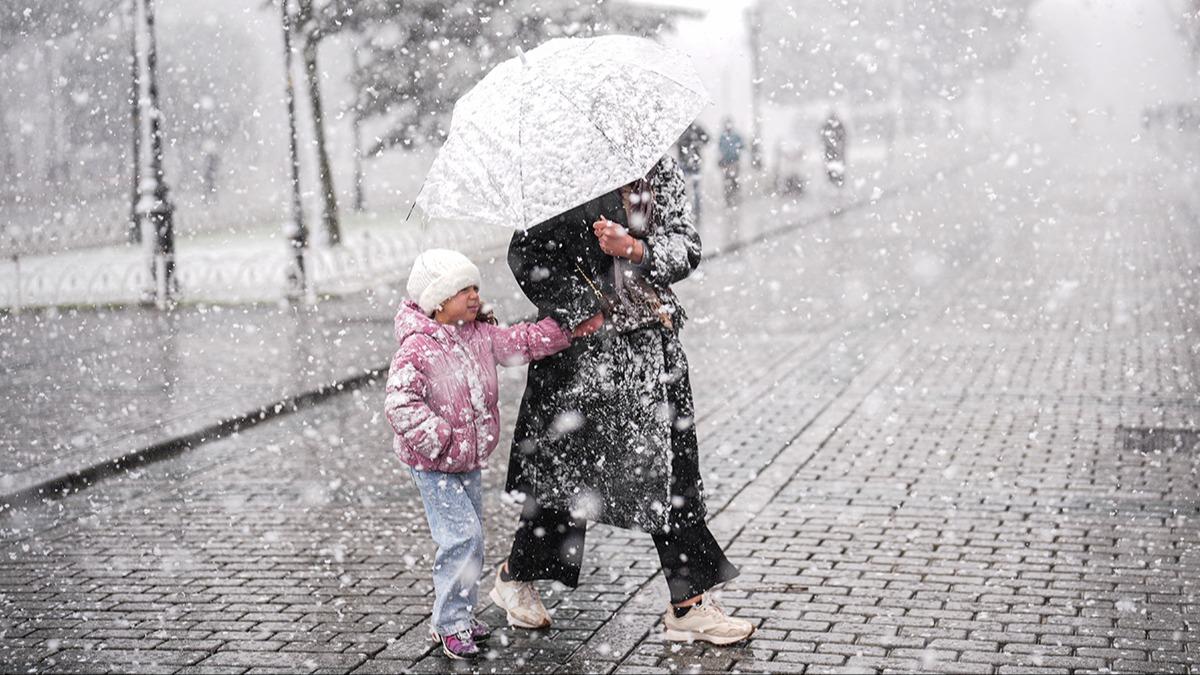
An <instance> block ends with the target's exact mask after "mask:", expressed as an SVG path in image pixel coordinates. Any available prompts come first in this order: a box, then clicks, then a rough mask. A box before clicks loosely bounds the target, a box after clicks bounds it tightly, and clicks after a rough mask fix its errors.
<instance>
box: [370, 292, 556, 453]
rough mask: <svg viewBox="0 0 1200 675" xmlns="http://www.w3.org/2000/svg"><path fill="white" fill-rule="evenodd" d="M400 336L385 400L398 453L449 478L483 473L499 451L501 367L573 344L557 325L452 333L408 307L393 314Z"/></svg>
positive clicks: (485, 326) (470, 326) (468, 328)
mask: <svg viewBox="0 0 1200 675" xmlns="http://www.w3.org/2000/svg"><path fill="white" fill-rule="evenodd" d="M395 334H396V344H397V345H398V349H397V350H396V354H395V356H393V357H392V364H391V368H390V369H389V371H388V379H387V390H386V397H385V399H384V412H385V414H386V415H387V419H388V423H390V424H391V425H392V430H393V431H394V432H395V438H394V441H393V447H394V448H395V450H396V454H397V455H398V456H399V457H400V461H402V462H404V463H405V464H407V465H409V466H411V467H413V468H415V469H420V470H423V471H443V472H446V473H465V472H468V471H474V470H475V469H478V468H481V467H483V466H484V464H485V463H486V461H487V458H488V457H489V456H490V455H491V454H492V451H493V450H495V449H496V443H497V442H498V441H499V438H500V430H499V413H498V404H497V401H498V399H499V386H498V382H497V377H496V367H497V366H498V365H505V366H515V365H522V364H525V363H528V362H529V361H533V360H537V359H541V358H545V357H546V356H549V355H550V354H553V353H555V352H557V351H559V350H561V349H564V348H566V346H567V345H569V344H570V343H571V336H570V334H569V333H567V332H566V331H564V330H563V329H562V328H561V327H559V325H558V324H557V323H555V322H554V321H553V320H552V319H544V320H542V321H539V322H538V323H536V324H529V323H520V324H516V325H514V326H510V327H507V328H502V327H499V326H493V325H491V324H489V323H484V322H481V321H472V322H469V323H465V324H463V325H461V326H452V325H446V324H441V323H438V322H437V321H435V320H434V319H433V318H432V317H430V316H428V315H426V314H425V313H424V312H422V311H421V308H420V307H418V306H417V304H416V303H414V302H412V301H411V300H406V301H404V304H403V305H401V307H400V311H399V312H397V313H396V320H395Z"/></svg>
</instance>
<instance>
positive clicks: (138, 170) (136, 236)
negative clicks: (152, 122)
mask: <svg viewBox="0 0 1200 675" xmlns="http://www.w3.org/2000/svg"><path fill="white" fill-rule="evenodd" d="M125 8H126V15H127V16H128V17H129V116H130V121H131V122H132V127H133V139H132V140H133V143H132V147H131V148H130V156H131V157H132V158H133V184H132V185H131V186H130V188H131V189H130V195H129V234H128V236H129V243H131V244H140V243H142V219H141V216H140V215H139V214H138V197H139V193H138V186H139V185H140V184H141V182H142V77H141V58H140V56H139V54H138V39H137V35H138V11H137V3H136V2H134V0H125Z"/></svg>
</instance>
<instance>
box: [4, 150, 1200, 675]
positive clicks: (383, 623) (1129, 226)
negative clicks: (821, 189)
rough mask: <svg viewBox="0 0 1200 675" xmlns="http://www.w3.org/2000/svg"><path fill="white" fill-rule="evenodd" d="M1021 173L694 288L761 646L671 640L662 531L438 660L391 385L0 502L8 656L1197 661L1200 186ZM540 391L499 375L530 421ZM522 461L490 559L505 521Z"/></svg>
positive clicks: (695, 326) (966, 667) (134, 666)
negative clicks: (94, 479)
mask: <svg viewBox="0 0 1200 675" xmlns="http://www.w3.org/2000/svg"><path fill="white" fill-rule="evenodd" d="M1024 159H1025V160H1026V162H1024V163H1021V164H1019V165H1017V166H1015V167H1014V166H1012V165H1011V164H1012V162H1008V163H1006V162H1005V161H1003V158H998V161H994V162H989V163H986V164H983V165H977V166H973V167H968V168H964V169H962V170H960V171H956V172H947V173H946V174H945V176H944V179H943V180H941V181H930V182H929V183H928V184H926V185H924V186H922V187H920V188H918V189H913V190H909V191H906V192H901V193H898V194H890V195H888V196H886V197H884V198H882V199H881V200H880V201H879V202H878V203H877V204H875V205H874V206H872V207H870V208H863V209H858V210H847V211H845V212H844V213H842V214H841V215H840V216H837V217H834V218H830V219H821V220H817V221H814V222H811V223H810V224H809V225H808V226H806V227H802V228H797V229H793V230H790V231H786V232H780V233H777V234H775V235H772V236H768V237H766V238H764V239H763V240H762V241H761V242H759V243H756V244H752V245H749V246H745V247H743V248H740V249H737V250H734V251H732V252H730V253H729V254H727V255H724V256H721V257H719V258H716V259H715V260H711V261H709V262H707V263H706V264H705V265H704V266H703V267H702V268H701V270H700V273H699V274H697V275H695V276H694V277H693V278H692V279H689V280H688V281H686V282H684V283H682V284H680V285H679V286H678V290H679V291H680V295H681V297H682V299H683V301H684V302H685V303H686V304H687V306H688V308H689V311H690V313H691V315H692V317H693V320H692V322H691V324H690V325H689V326H688V327H687V328H686V329H685V332H684V344H685V346H686V347H687V349H688V355H689V359H690V361H691V365H692V374H693V385H694V388H695V393H696V403H697V412H698V431H699V436H700V442H701V452H702V455H701V462H702V469H703V470H704V475H705V480H706V485H707V487H708V489H709V490H710V495H709V500H710V511H711V512H712V513H713V517H712V521H711V524H712V527H713V530H714V532H715V533H716V534H717V536H718V538H719V539H720V540H722V541H723V542H725V543H727V544H728V550H729V553H730V556H731V558H732V559H733V560H734V561H735V562H736V563H738V564H739V565H740V566H741V569H742V575H741V577H739V578H738V579H737V580H735V581H734V582H732V583H731V584H729V585H728V587H727V588H726V589H724V591H723V592H722V601H723V602H724V604H725V605H726V606H727V607H729V608H730V609H731V610H732V611H733V612H734V613H735V614H737V615H739V616H744V617H746V618H749V619H751V620H754V621H756V622H758V623H759V624H760V630H759V632H758V634H757V636H756V637H755V639H753V640H752V641H750V642H749V643H747V644H745V645H740V646H734V647H728V648H715V647H710V646H702V645H671V644H668V643H666V642H664V641H663V640H662V638H661V635H660V633H659V630H660V627H659V625H658V615H659V614H660V613H661V611H662V610H663V608H664V607H665V603H666V589H665V586H664V584H663V582H662V580H661V577H660V576H659V575H658V573H657V570H656V563H655V561H656V556H655V555H654V553H653V547H652V545H651V543H650V541H649V538H648V537H646V536H644V535H641V534H636V533H629V532H626V531H622V530H615V529H612V528H608V527H603V526H597V527H593V528H592V529H591V530H590V533H589V537H588V542H587V547H588V553H587V557H586V565H585V568H584V574H583V582H582V584H581V586H580V588H578V589H576V590H573V591H565V590H563V589H561V588H552V587H550V586H546V587H544V588H543V594H544V597H545V598H546V600H547V604H548V606H549V607H550V608H551V610H552V613H553V616H554V621H555V624H554V626H553V627H552V628H551V629H550V630H548V631H545V632H541V633H530V632H525V631H511V630H508V629H504V630H501V631H500V633H499V636H498V639H497V640H496V643H495V645H494V647H493V649H492V651H490V652H489V654H488V659H487V660H484V661H481V662H479V663H478V664H475V665H474V666H460V665H451V664H449V663H447V661H445V660H444V659H443V658H442V657H441V656H440V655H438V654H436V653H434V652H433V651H432V650H431V648H430V645H429V643H428V642H426V638H425V635H426V633H425V631H426V628H425V625H426V621H427V619H428V613H429V605H430V602H431V597H430V596H431V584H430V581H429V574H428V568H429V565H430V563H431V560H432V554H433V546H432V544H431V542H430V541H429V538H428V533H427V528H426V525H425V523H424V519H423V516H422V514H421V506H420V502H419V499H418V497H417V494H416V491H415V488H414V487H413V486H412V484H411V481H410V479H408V477H407V475H406V472H405V470H404V467H403V466H401V465H400V464H399V463H398V462H397V461H396V460H395V458H394V457H393V456H392V455H391V453H390V449H389V447H390V446H389V444H390V436H389V434H390V431H389V430H388V428H387V425H386V422H385V421H384V420H383V416H382V412H381V407H382V391H381V388H380V387H378V386H367V387H364V388H361V389H358V390H355V391H352V392H349V393H346V394H344V395H341V396H337V397H334V398H331V399H329V400H328V401H326V402H325V403H322V404H321V405H318V406H315V407H312V408H309V409H305V410H302V411H300V412H297V413H294V414H292V415H288V416H285V417H280V418H278V419H275V420H272V421H268V422H266V423H263V424H261V425H258V426H256V427H254V428H252V429H249V430H245V431H242V432H240V433H237V434H234V435H232V436H230V437H228V438H224V439H222V440H218V441H214V442H211V443H207V444H204V445H202V446H199V447H197V448H195V449H192V450H190V451H188V452H187V453H185V454H183V455H181V456H179V457H176V458H173V459H169V460H166V461H162V462H158V463H155V464H152V465H149V466H146V467H144V468H140V469H137V470H134V471H131V472H129V473H128V474H126V475H124V476H121V477H118V478H114V479H110V480H106V481H104V482H103V483H101V484H99V485H97V486H95V487H93V488H91V489H88V490H85V491H83V492H80V493H79V494H76V495H72V496H69V497H66V498H63V499H59V500H55V501H52V502H49V503H46V504H42V505H36V506H30V507H28V508H23V509H19V510H16V511H9V512H7V513H5V514H3V515H0V526H3V528H4V530H5V539H6V541H5V542H4V543H3V544H0V607H3V612H2V614H0V617H2V618H0V647H2V649H0V670H26V669H36V670H39V671H47V672H76V671H85V672H90V671H98V670H111V671H120V672H133V671H137V672H239V673H242V672H278V671H281V670H283V671H288V672H396V671H401V670H407V671H414V672H442V671H446V670H463V671H467V670H475V671H480V672H492V671H498V672H509V671H521V672H581V671H599V672H648V671H649V672H654V671H661V672H668V671H682V672H695V671H733V670H737V671H741V672H760V671H768V672H831V671H832V672H836V671H851V672H863V671H872V670H879V671H884V670H890V671H910V672H911V671H926V672H927V671H949V672H1073V671H1074V672H1083V671H1088V672H1101V671H1123V672H1137V671H1156V672H1189V671H1190V672H1196V671H1197V670H1200V639H1197V637H1196V633H1195V626H1196V625H1197V622H1200V601H1198V600H1200V596H1198V594H1197V587H1196V583H1197V582H1196V579H1198V578H1200V525H1198V518H1200V497H1198V495H1200V474H1198V469H1200V449H1198V448H1196V447H1195V446H1194V445H1191V444H1190V441H1189V439H1194V438H1195V437H1196V436H1197V434H1200V431H1198V430H1200V390H1198V387H1200V352H1198V350H1197V347H1196V345H1197V339H1198V338H1197V331H1198V329H1200V319H1198V318H1197V317H1198V316H1200V313H1198V312H1197V307H1196V304H1197V302H1198V301H1200V297H1198V295H1197V294H1198V290H1197V289H1198V285H1197V283H1196V282H1197V275H1198V274H1200V208H1198V206H1197V203H1196V202H1195V201H1194V199H1195V198H1194V194H1195V191H1194V190H1192V191H1189V190H1187V189H1186V186H1184V185H1181V184H1179V182H1178V181H1173V180H1164V177H1163V176H1161V175H1159V174H1157V173H1155V168H1154V165H1153V164H1151V163H1149V162H1142V163H1135V164H1132V165H1130V166H1127V167H1126V168H1125V170H1123V171H1122V172H1120V173H1108V174H1103V173H1099V172H1097V171H1095V170H1094V169H1092V168H1083V167H1080V166H1063V165H1058V164H1054V163H1051V164H1049V165H1047V166H1037V165H1032V166H1031V165H1029V164H1028V163H1027V159H1028V158H1024ZM1031 186H1039V187H1038V188H1037V189H1036V190H1031ZM380 349H383V350H384V351H385V352H386V351H387V349H386V348H385V347H384V346H382V345H381V346H380ZM331 363H333V362H332V361H331ZM331 367H333V368H335V369H336V367H337V366H336V365H333V366H331ZM521 382H522V373H521V371H520V370H509V371H505V374H504V378H503V381H502V384H501V389H502V394H503V396H502V399H503V402H502V420H504V423H503V425H502V428H503V429H505V430H506V432H507V430H508V429H509V428H510V427H511V423H512V420H513V418H514V415H515V406H516V403H517V401H518V400H519V394H520V389H521ZM46 411H47V414H48V412H50V411H52V408H49V407H48V408H46ZM1147 428H1153V429H1169V430H1173V431H1174V432H1175V433H1174V435H1173V436H1169V437H1168V436H1162V435H1156V434H1155V433H1154V432H1148V431H1145V429H1147ZM1168 438H1178V439H1181V440H1180V441H1179V442H1178V443H1176V442H1174V441H1170V440H1164V439H1168ZM507 440H508V439H507V437H506V438H504V439H502V441H501V446H500V447H501V450H500V451H498V453H497V455H496V457H495V459H494V460H493V466H494V467H495V468H494V469H492V470H489V471H488V472H487V473H486V479H485V480H486V484H487V487H488V489H487V491H486V495H487V497H486V500H485V505H486V513H487V514H488V517H489V525H488V535H489V539H488V559H489V561H490V562H496V561H498V560H500V559H501V558H502V557H503V555H504V552H505V543H506V542H505V538H506V536H507V535H508V534H509V533H510V532H511V529H512V527H513V525H514V523H515V520H516V512H515V510H514V508H513V506H512V505H509V504H506V503H504V502H502V501H501V500H500V499H499V492H500V490H499V486H500V485H501V483H502V481H503V467H504V463H505V458H506V454H507V453H506V448H507ZM488 584H490V580H489V581H486V582H485V588H486V587H487V585H488ZM482 617H483V618H484V619H485V620H487V621H488V622H489V623H492V624H493V625H499V624H501V623H502V620H503V616H502V614H501V613H500V612H499V611H498V610H497V609H496V608H495V607H491V606H489V607H487V608H486V609H485V610H484V612H483V614H482Z"/></svg>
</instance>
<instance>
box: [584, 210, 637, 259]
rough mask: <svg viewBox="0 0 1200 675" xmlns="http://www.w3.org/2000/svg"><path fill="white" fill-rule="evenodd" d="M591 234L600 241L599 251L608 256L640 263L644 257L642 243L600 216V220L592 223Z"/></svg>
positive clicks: (617, 224)
mask: <svg viewBox="0 0 1200 675" xmlns="http://www.w3.org/2000/svg"><path fill="white" fill-rule="evenodd" d="M592 232H593V233H595V235H596V238H597V239H599V240H600V250H601V251H604V252H605V253H607V254H608V255H611V256H616V257H618V258H626V259H628V260H632V261H633V262H635V263H640V262H641V261H642V257H643V256H644V255H645V247H644V246H643V244H642V242H641V241H639V240H638V239H636V238H635V237H633V236H632V235H630V234H629V232H628V231H627V230H626V229H625V228H624V227H621V224H620V223H614V222H613V221H611V220H609V219H607V218H605V217H603V216H601V217H600V220H597V221H596V222H594V223H592Z"/></svg>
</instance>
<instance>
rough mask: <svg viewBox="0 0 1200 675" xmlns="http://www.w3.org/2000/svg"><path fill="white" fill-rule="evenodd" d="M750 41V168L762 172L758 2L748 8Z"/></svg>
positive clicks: (760, 14)
mask: <svg viewBox="0 0 1200 675" xmlns="http://www.w3.org/2000/svg"><path fill="white" fill-rule="evenodd" d="M746 32H747V34H748V36H749V40H750V166H751V167H753V168H754V170H755V171H762V168H763V161H762V81H763V72H762V51H761V44H762V35H761V33H762V7H761V3H760V2H759V1H758V0H755V2H753V3H751V5H750V6H749V7H747V8H746Z"/></svg>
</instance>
